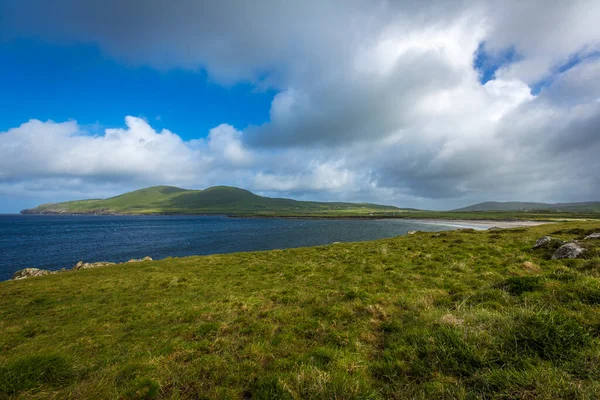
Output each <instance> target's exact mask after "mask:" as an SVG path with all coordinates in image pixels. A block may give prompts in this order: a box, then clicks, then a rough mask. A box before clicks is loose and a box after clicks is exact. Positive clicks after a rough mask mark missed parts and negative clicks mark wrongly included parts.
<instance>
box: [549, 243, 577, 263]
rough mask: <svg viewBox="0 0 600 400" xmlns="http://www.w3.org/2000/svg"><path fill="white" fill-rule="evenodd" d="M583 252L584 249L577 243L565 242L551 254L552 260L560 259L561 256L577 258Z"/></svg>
mask: <svg viewBox="0 0 600 400" xmlns="http://www.w3.org/2000/svg"><path fill="white" fill-rule="evenodd" d="M583 253H585V249H584V248H583V247H581V246H580V245H578V244H577V243H573V242H571V243H567V244H563V245H562V246H560V247H559V248H558V250H556V252H554V255H553V256H552V259H553V260H561V259H563V258H579V257H581V255H582V254H583Z"/></svg>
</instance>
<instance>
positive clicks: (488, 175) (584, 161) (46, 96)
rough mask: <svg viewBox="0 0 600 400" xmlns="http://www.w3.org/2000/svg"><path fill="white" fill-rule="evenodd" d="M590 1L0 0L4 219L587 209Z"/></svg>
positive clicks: (592, 154) (592, 45) (590, 185)
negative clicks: (149, 207)
mask: <svg viewBox="0 0 600 400" xmlns="http://www.w3.org/2000/svg"><path fill="white" fill-rule="evenodd" d="M597 21H600V3H599V2H598V1H594V0H587V1H582V0H573V1H568V2H567V1H560V0H539V1H538V0H529V1H528V0H519V1H518V0H506V1H502V2H498V1H487V0H481V1H477V0H475V1H460V0H456V1H445V0H424V1H420V2H414V1H404V0H394V1H391V0H388V1H383V0H370V1H362V0H348V1H343V2H340V1H336V0H305V1H302V2H289V1H279V0H269V1H266V0H256V1H252V2H248V1H243V0H224V1H219V2H214V1H197V0H173V1H169V2H164V1H161V0H101V1H100V0H88V1H85V2H82V1H77V0H55V1H52V2H48V1H44V0H3V1H1V2H0V110H2V111H1V112H0V213H12V212H18V211H19V210H21V209H24V208H28V207H33V206H35V205H38V204H40V203H47V202H55V201H65V200H73V199H82V198H104V197H109V196H113V195H117V194H120V193H123V192H126V191H130V190H135V189H139V188H143V187H147V186H152V185H175V186H180V187H184V188H188V189H203V188H206V187H209V186H214V185H232V186H238V187H242V188H246V189H249V190H251V191H253V192H255V193H258V194H262V195H268V196H277V197H291V198H296V199H301V200H323V201H361V202H362V201H365V202H366V201H368V202H375V203H380V204H391V205H396V206H400V207H415V208H422V209H441V210H447V209H453V208H457V207H461V206H466V205H469V204H473V203H476V202H480V201H512V200H515V201H542V202H574V201H594V200H596V201H597V200H600V24H598V23H597Z"/></svg>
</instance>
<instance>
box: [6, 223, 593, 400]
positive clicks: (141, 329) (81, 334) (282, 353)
mask: <svg viewBox="0 0 600 400" xmlns="http://www.w3.org/2000/svg"><path fill="white" fill-rule="evenodd" d="M592 232H600V223H598V222H595V223H581V222H577V223H572V222H570V223H562V224H547V225H541V226H537V227H532V228H517V229H510V230H493V231H482V232H474V231H454V232H442V233H428V232H418V233H416V234H414V235H407V236H402V237H397V238H392V239H384V240H378V241H372V242H363V243H341V244H333V245H328V246H319V247H311V248H303V249H289V250H277V251H268V252H254V253H237V254H226V255H212V256H205V257H187V258H179V259H174V258H169V259H165V260H160V261H149V262H140V263H129V264H120V265H115V266H109V267H100V268H94V269H88V270H82V271H66V272H62V273H58V274H55V275H47V276H42V277H37V278H29V279H25V280H22V281H7V282H0V294H1V296H0V332H1V334H0V399H49V398H52V399H215V400H216V399H285V400H288V399H289V400H293V399H373V400H379V399H381V400H383V399H573V400H575V399H582V400H583V399H598V398H600V240H598V239H592V240H589V239H588V240H582V239H583V238H584V237H586V235H589V234H590V233H592ZM544 235H552V236H554V237H556V238H559V239H562V240H581V242H580V243H581V244H582V245H585V246H587V247H588V250H587V253H586V254H585V258H584V259H571V260H552V259H551V257H550V256H551V254H552V253H553V251H554V250H553V249H552V248H548V249H539V250H531V247H532V245H533V244H534V243H535V241H536V239H537V238H539V237H541V236H544Z"/></svg>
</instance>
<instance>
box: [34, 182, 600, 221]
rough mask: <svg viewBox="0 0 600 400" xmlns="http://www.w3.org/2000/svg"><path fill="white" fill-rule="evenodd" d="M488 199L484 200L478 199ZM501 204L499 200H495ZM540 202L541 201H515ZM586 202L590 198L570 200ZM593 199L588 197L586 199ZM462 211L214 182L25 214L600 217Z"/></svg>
mask: <svg viewBox="0 0 600 400" xmlns="http://www.w3.org/2000/svg"><path fill="white" fill-rule="evenodd" d="M482 204H487V203H482ZM499 204H500V203H499ZM518 204H541V203H518ZM573 204H588V203H573ZM589 204H592V203H589ZM472 207H474V209H473V210H469V209H470V207H467V208H466V209H463V211H451V212H446V211H425V210H416V209H412V208H403V209H400V208H397V207H393V206H382V205H377V204H369V203H328V202H315V201H297V200H290V199H276V198H269V197H262V196H258V195H256V194H253V193H251V192H249V191H247V190H243V189H238V188H234V187H227V186H216V187H212V188H208V189H205V190H186V189H180V188H176V187H172V186H155V187H150V188H146V189H141V190H136V191H134V192H130V193H125V194H122V195H120V196H116V197H112V198H109V199H105V200H101V199H100V200H99V199H96V200H78V201H67V202H64V203H52V204H43V205H41V206H38V207H36V208H33V209H30V210H23V211H22V213H24V214H226V215H230V216H240V217H290V218H295V217H300V218H306V217H309V218H429V219H430V218H439V219H479V220H482V219H488V220H490V219H491V220H507V219H508V220H544V221H552V220H568V219H584V218H588V219H600V207H598V208H593V207H591V206H590V207H587V206H586V207H583V206H582V207H580V208H570V210H571V211H557V210H537V209H532V210H530V211H520V209H519V208H518V207H517V208H510V207H509V208H507V209H505V210H502V211H484V210H480V209H479V208H478V207H477V206H472Z"/></svg>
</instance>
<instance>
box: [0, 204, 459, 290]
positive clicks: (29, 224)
mask: <svg viewBox="0 0 600 400" xmlns="http://www.w3.org/2000/svg"><path fill="white" fill-rule="evenodd" d="M445 229H452V228H450V226H440V225H433V224H424V223H419V222H415V221H406V220H371V221H356V220H335V221H323V220H285V219H236V218H226V217H207V216H150V217H147V216H128V217H126V216H119V217H115V216H37V215H23V216H21V215H0V281H1V280H6V279H10V278H11V277H12V274H13V273H14V272H15V271H18V270H20V269H23V268H27V267H34V268H44V269H60V268H71V267H72V266H73V265H75V264H76V263H77V261H79V260H84V261H86V262H94V261H114V262H122V261H127V260H128V259H131V258H141V257H144V256H150V257H152V258H154V259H161V258H165V257H169V256H189V255H196V254H215V253H230V252H236V251H254V250H269V249H282V248H286V247H301V246H314V245H322V244H328V243H332V242H351V241H361V240H372V239H379V238H386V237H393V236H398V235H404V234H406V233H407V232H408V231H410V230H423V231H441V230H445Z"/></svg>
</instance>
